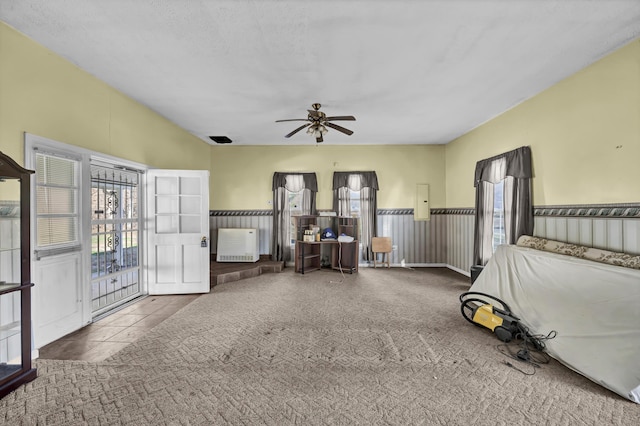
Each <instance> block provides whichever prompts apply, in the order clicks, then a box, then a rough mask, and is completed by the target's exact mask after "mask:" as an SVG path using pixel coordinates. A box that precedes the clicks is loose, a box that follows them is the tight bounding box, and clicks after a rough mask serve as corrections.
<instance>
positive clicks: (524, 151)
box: [473, 146, 533, 186]
mask: <svg viewBox="0 0 640 426" xmlns="http://www.w3.org/2000/svg"><path fill="white" fill-rule="evenodd" d="M503 159H504V165H503V167H502V168H503V170H501V171H498V170H496V168H497V167H496V163H497V162H498V161H499V160H503ZM506 176H512V177H514V178H518V179H522V178H532V177H533V173H532V171H531V148H530V147H528V146H523V147H520V148H517V149H514V150H513V151H509V152H505V153H503V154H499V155H496V156H494V157H491V158H486V159H484V160H480V161H478V162H477V163H476V172H475V176H474V181H473V185H474V186H478V182H480V181H484V182H493V183H497V182H499V181H500V180H502V179H504V178H505V177H506Z"/></svg>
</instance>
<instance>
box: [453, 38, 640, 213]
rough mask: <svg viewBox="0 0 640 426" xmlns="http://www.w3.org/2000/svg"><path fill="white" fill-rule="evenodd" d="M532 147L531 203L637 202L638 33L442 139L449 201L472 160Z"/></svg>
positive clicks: (457, 194)
mask: <svg viewBox="0 0 640 426" xmlns="http://www.w3.org/2000/svg"><path fill="white" fill-rule="evenodd" d="M524 145H529V146H531V151H532V156H533V169H534V179H533V195H534V205H561V204H603V203H631V202H638V201H640V166H639V165H638V161H639V160H640V39H639V40H635V41H633V42H631V43H630V44H628V45H626V46H624V47H623V48H621V49H619V50H617V51H616V52H614V53H612V54H611V55H609V56H607V57H605V58H603V59H601V60H600V61H598V62H596V63H595V64H593V65H591V66H589V67H587V68H585V69H583V70H582V71H580V72H578V73H576V74H575V75H573V76H571V77H569V78H567V79H565V80H563V81H561V82H559V83H558V84H556V85H554V86H552V87H550V88H549V89H547V90H545V91H544V92H542V93H540V94H538V95H537V96H535V97H533V98H531V99H529V100H527V101H526V102H523V103H522V104H520V105H518V106H516V107H515V108H513V109H511V110H509V111H507V112H505V113H504V114H502V115H500V116H499V117H497V118H495V119H493V120H491V121H489V122H488V123H486V124H484V125H482V126H480V127H478V128H476V129H475V130H473V131H471V132H469V133H467V134H465V135H464V136H462V137H460V138H458V139H456V140H454V141H453V142H450V143H449V144H447V145H446V196H447V207H449V208H455V207H472V206H473V205H474V187H473V172H474V169H475V163H476V162H477V161H478V160H481V159H483V158H487V157H491V156H493V155H496V154H500V153H502V152H505V151H509V150H511V149H514V148H517V147H520V146H524Z"/></svg>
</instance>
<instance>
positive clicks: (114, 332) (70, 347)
mask: <svg viewBox="0 0 640 426" xmlns="http://www.w3.org/2000/svg"><path fill="white" fill-rule="evenodd" d="M198 296H199V295H198V294H188V295H167V296H148V297H146V298H144V299H141V300H140V301H138V302H135V303H133V304H131V305H129V306H127V307H125V308H123V309H121V310H119V311H117V312H115V313H113V314H111V315H109V316H107V317H104V318H102V319H100V320H98V321H96V322H94V323H92V324H89V325H88V326H86V327H83V328H81V329H80V330H77V331H75V332H73V333H71V334H69V335H67V336H64V337H63V338H61V339H59V340H56V341H55V342H52V343H50V344H48V345H46V346H44V347H42V348H40V358H43V359H64V360H82V361H102V360H104V359H106V358H108V357H109V356H111V355H113V354H115V353H116V352H118V351H119V350H120V349H122V348H124V347H125V346H127V345H128V344H130V343H132V342H135V341H136V340H138V338H140V336H143V335H144V334H145V333H147V332H148V331H149V330H150V329H152V328H153V327H155V326H156V325H158V324H160V323H161V322H162V321H164V320H165V319H166V318H168V317H170V316H171V315H173V314H174V313H175V312H177V311H178V310H179V309H181V308H183V307H184V306H186V305H188V304H189V303H191V302H192V301H194V300H195V299H196V298H197V297H198Z"/></svg>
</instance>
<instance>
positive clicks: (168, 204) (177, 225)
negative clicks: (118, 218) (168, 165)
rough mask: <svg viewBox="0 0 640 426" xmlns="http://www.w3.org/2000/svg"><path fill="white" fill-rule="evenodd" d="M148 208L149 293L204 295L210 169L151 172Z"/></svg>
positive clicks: (207, 251)
mask: <svg viewBox="0 0 640 426" xmlns="http://www.w3.org/2000/svg"><path fill="white" fill-rule="evenodd" d="M147 210H148V214H147V216H148V217H147V224H148V226H149V228H148V229H147V236H148V241H149V243H148V246H147V247H148V251H147V252H148V265H147V267H148V269H147V274H146V276H147V279H148V284H149V294H186V293H208V292H209V288H210V282H209V263H210V255H209V247H208V241H209V172H208V171H203V170H150V171H149V172H148V174H147ZM203 242H204V243H203Z"/></svg>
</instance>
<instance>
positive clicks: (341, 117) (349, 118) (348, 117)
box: [325, 115, 356, 121]
mask: <svg viewBox="0 0 640 426" xmlns="http://www.w3.org/2000/svg"><path fill="white" fill-rule="evenodd" d="M325 120H327V121H329V120H342V121H356V118H355V117H354V116H353V115H337V116H335V117H327V118H325Z"/></svg>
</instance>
